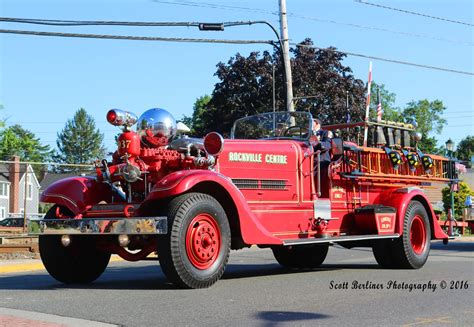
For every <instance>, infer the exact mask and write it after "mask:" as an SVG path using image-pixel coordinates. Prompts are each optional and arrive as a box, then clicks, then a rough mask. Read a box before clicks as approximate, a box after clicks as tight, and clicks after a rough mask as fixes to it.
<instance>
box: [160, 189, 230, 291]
mask: <svg viewBox="0 0 474 327" xmlns="http://www.w3.org/2000/svg"><path fill="white" fill-rule="evenodd" d="M168 219H169V221H168V234H167V235H164V236H161V237H160V238H159V240H158V258H159V260H160V266H161V269H162V270H163V272H164V274H165V275H166V277H167V278H168V279H169V280H170V281H171V282H173V283H174V284H175V285H177V286H179V287H183V288H205V287H209V286H211V285H212V284H214V283H215V282H217V281H218V280H219V279H220V278H221V277H222V274H223V273H224V270H225V267H226V265H227V260H228V259H229V252H230V239H231V237H230V227H229V222H228V220H227V216H226V214H225V211H224V209H223V208H222V206H221V205H220V204H219V202H217V200H216V199H214V198H213V197H211V196H209V195H207V194H202V193H187V194H183V195H181V196H178V197H176V198H174V199H173V200H172V201H171V202H170V203H169V205H168Z"/></svg>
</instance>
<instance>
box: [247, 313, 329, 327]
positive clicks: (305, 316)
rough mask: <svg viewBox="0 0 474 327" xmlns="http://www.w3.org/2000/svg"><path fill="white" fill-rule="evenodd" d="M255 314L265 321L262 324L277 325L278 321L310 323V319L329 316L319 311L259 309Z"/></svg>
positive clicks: (284, 322) (282, 322)
mask: <svg viewBox="0 0 474 327" xmlns="http://www.w3.org/2000/svg"><path fill="white" fill-rule="evenodd" d="M255 316H256V318H257V319H259V320H263V321H264V322H265V323H264V325H263V326H278V323H281V324H288V323H291V322H293V323H295V322H298V323H299V324H304V322H306V323H308V324H310V321H311V320H319V319H327V318H331V316H328V315H324V314H320V313H314V312H293V311H261V312H259V313H257V314H256V315H255ZM313 324H317V323H313Z"/></svg>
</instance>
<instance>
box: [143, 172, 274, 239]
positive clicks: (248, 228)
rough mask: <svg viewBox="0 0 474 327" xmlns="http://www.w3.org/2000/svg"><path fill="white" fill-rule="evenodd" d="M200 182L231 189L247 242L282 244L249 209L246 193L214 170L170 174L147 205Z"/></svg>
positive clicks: (153, 193)
mask: <svg viewBox="0 0 474 327" xmlns="http://www.w3.org/2000/svg"><path fill="white" fill-rule="evenodd" d="M201 182H214V183H216V184H219V185H220V186H221V187H223V188H224V189H225V190H226V191H227V192H228V194H229V195H230V197H231V198H232V200H233V201H234V204H235V206H236V208H237V212H238V215H239V217H238V218H239V221H240V229H241V233H242V238H243V240H244V242H245V243H246V244H280V245H281V244H283V242H282V241H281V240H280V239H279V238H277V237H274V236H273V235H271V234H270V233H269V232H268V231H267V229H265V227H263V226H262V224H260V222H259V221H258V220H257V219H256V217H255V216H254V215H253V213H252V211H251V210H250V208H249V206H248V204H247V202H246V201H245V198H244V196H243V195H242V193H241V192H240V191H239V189H238V188H237V187H236V186H235V185H234V184H233V183H232V181H231V180H230V179H229V178H228V177H226V176H224V175H221V174H219V173H216V172H213V171H209V170H182V171H177V172H174V173H171V174H169V175H167V176H166V177H164V178H163V179H161V180H160V181H158V182H157V183H156V184H155V186H154V187H153V189H152V190H151V192H150V194H149V195H148V197H147V198H146V199H145V201H144V204H146V203H147V202H149V201H153V200H158V199H164V198H167V197H173V196H177V195H179V194H182V193H185V192H188V191H189V190H191V189H192V188H193V187H194V186H196V185H198V184H199V183H201Z"/></svg>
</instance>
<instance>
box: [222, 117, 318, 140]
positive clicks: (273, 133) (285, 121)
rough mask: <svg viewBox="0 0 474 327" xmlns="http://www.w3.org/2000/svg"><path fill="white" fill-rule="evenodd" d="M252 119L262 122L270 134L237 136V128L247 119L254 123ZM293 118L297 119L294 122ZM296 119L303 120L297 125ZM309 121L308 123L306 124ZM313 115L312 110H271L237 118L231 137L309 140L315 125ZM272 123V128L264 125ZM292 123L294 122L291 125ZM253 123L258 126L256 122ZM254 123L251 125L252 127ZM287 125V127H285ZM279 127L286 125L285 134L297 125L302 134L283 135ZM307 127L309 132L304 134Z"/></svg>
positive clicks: (262, 126)
mask: <svg viewBox="0 0 474 327" xmlns="http://www.w3.org/2000/svg"><path fill="white" fill-rule="evenodd" d="M252 120H254V121H256V122H260V123H259V124H258V125H261V128H262V131H266V132H268V134H265V136H262V137H244V138H242V137H240V136H241V135H237V136H239V137H238V138H236V130H237V128H238V127H239V126H240V125H241V124H242V123H243V122H245V121H249V122H250V123H253V122H252ZM292 120H295V121H293V122H292ZM296 120H303V121H302V123H300V124H298V125H295V124H296V123H297V121H296ZM306 121H307V125H306V124H305V123H306ZM312 123H313V116H312V115H311V113H310V112H307V111H291V112H290V111H275V112H273V111H271V112H264V113H259V114H256V115H252V116H247V117H243V118H240V119H237V120H236V121H235V122H234V124H233V125H232V129H231V133H230V138H231V139H241V140H295V141H303V142H308V141H309V139H310V137H311V135H312V126H313V124H312ZM268 124H271V125H270V127H271V129H270V128H268V126H267V127H264V125H268ZM291 124H294V125H293V126H291ZM253 125H255V127H256V126H258V125H257V124H256V123H254V124H253ZM278 125H280V126H278ZM251 126H252V124H250V125H249V127H251ZM285 126H286V127H285ZM277 127H279V128H280V129H282V127H285V128H286V129H285V130H284V131H283V134H284V132H285V131H287V130H288V129H289V128H293V127H296V128H297V129H299V131H300V135H299V136H298V135H293V136H291V135H281V134H282V133H281V130H280V133H279V132H278V129H277ZM305 129H307V133H305V134H304V135H302V134H301V132H302V131H303V130H305Z"/></svg>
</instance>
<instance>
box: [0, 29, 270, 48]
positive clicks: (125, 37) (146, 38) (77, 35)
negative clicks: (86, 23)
mask: <svg viewBox="0 0 474 327" xmlns="http://www.w3.org/2000/svg"><path fill="white" fill-rule="evenodd" d="M0 33H3V34H20V35H35V36H55V37H73V38H87V39H109V40H129V41H163V42H187V43H223V44H270V45H274V44H275V41H272V40H226V39H204V38H175V37H157V36H132V35H108V34H81V33H59V32H40V31H25V30H6V29H0Z"/></svg>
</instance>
